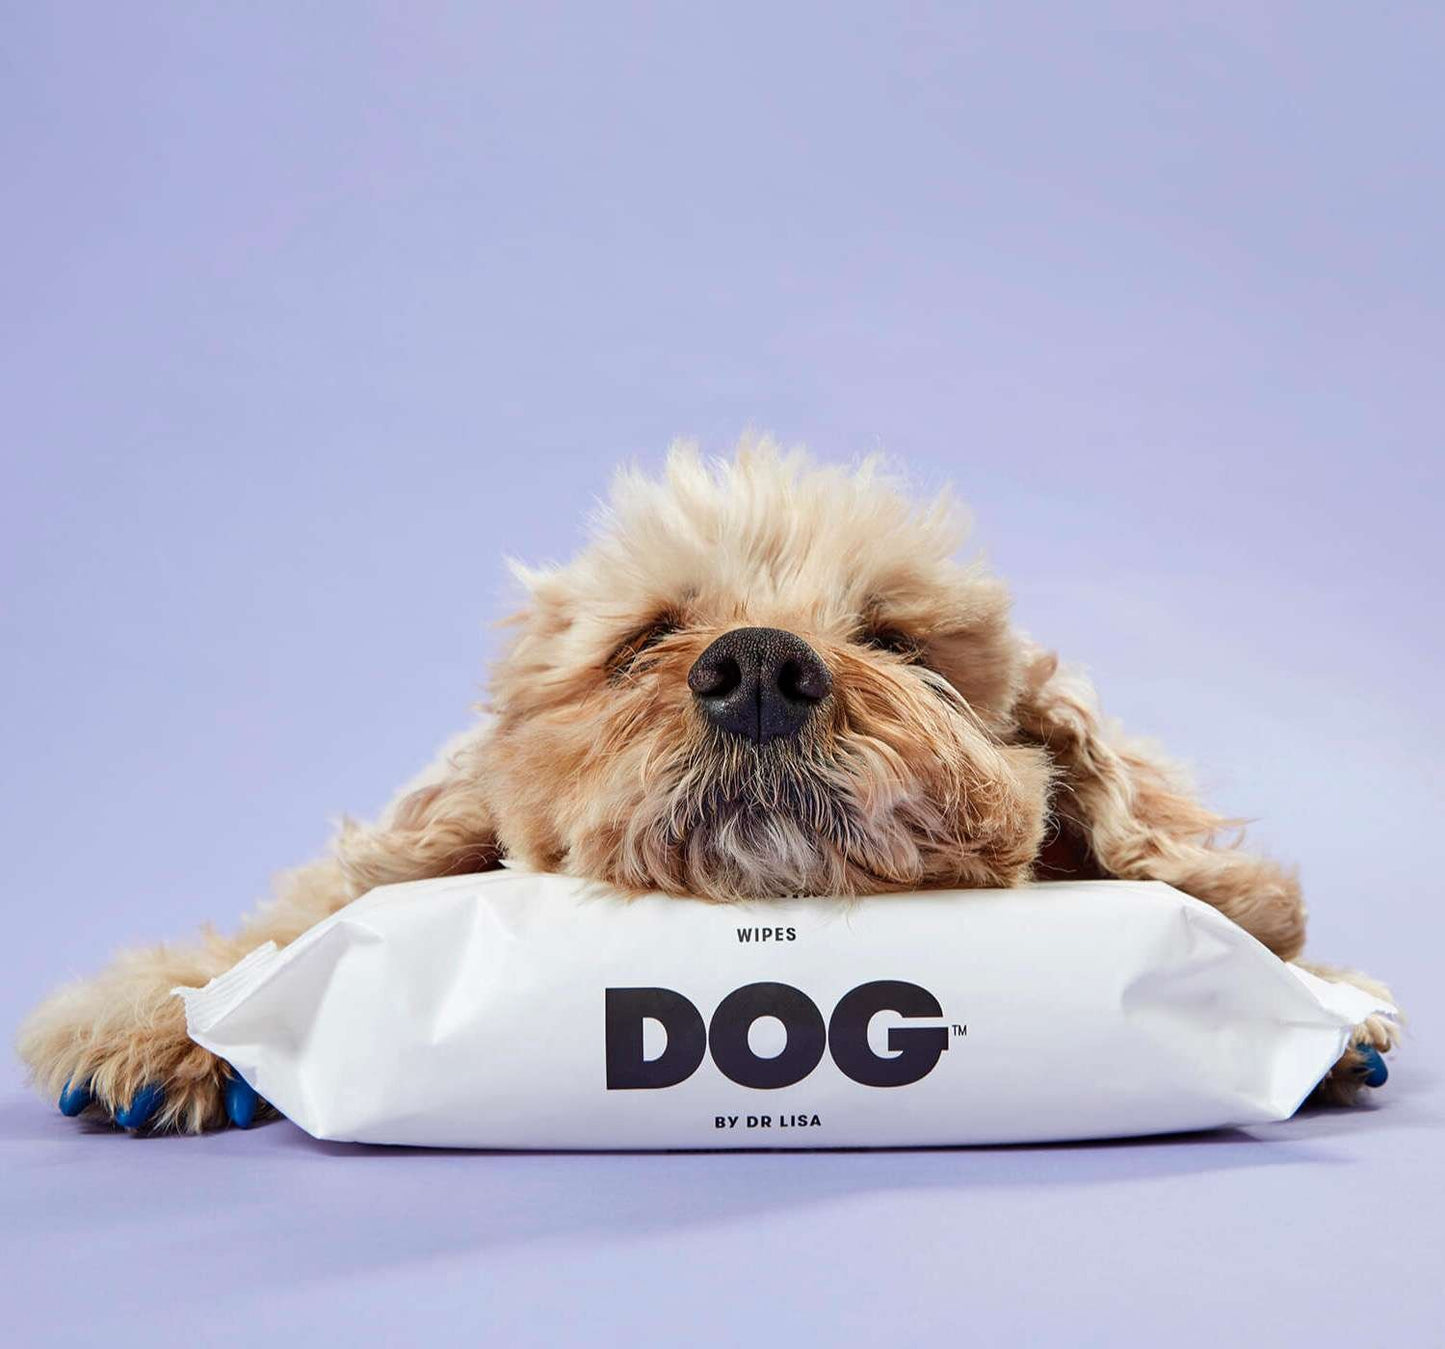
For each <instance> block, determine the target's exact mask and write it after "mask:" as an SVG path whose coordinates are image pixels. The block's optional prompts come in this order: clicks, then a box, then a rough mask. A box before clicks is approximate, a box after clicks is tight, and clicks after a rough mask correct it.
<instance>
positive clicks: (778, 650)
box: [687, 628, 833, 744]
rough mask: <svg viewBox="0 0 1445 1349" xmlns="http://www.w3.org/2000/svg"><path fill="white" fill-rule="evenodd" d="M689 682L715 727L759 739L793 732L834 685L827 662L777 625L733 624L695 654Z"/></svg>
mask: <svg viewBox="0 0 1445 1349" xmlns="http://www.w3.org/2000/svg"><path fill="white" fill-rule="evenodd" d="M687 686H688V688H690V689H691V690H692V694H693V697H694V698H696V699H697V705H698V706H699V707H700V708H701V709H702V710H703V712H704V713H705V714H706V715H707V719H708V720H709V721H710V722H712V724H713V725H714V726H716V727H717V728H718V729H719V730H722V731H728V732H731V733H732V734H733V735H740V736H742V737H743V739H744V740H751V741H753V742H754V743H756V744H761V743H762V742H763V741H764V740H776V739H779V738H780V737H783V736H789V735H797V733H798V732H799V731H800V730H802V728H803V724H804V723H805V722H806V721H807V720H808V718H809V717H810V716H812V714H813V709H814V708H815V707H817V705H818V704H819V703H821V702H822V701H823V699H824V698H826V697H827V696H828V694H829V693H831V692H832V690H833V678H832V676H831V675H830V674H829V673H828V667H827V666H826V665H824V664H823V662H822V660H821V659H819V656H818V653H817V652H816V651H814V650H813V648H812V647H811V646H809V645H808V644H807V642H805V641H804V640H803V639H802V638H801V637H795V636H793V634H792V633H791V632H784V631H783V630H782V629H781V628H734V629H733V630H732V631H731V632H726V633H724V634H723V635H722V636H721V637H719V638H718V639H717V641H715V642H714V643H713V644H712V645H711V646H710V647H708V649H707V650H706V651H704V652H703V653H702V655H700V656H699V657H698V658H697V663H696V664H695V665H694V666H693V667H692V669H691V670H689V671H688V674H687Z"/></svg>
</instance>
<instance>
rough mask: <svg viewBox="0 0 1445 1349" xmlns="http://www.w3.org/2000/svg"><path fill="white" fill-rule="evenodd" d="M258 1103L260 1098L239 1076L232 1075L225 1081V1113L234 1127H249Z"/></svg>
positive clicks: (254, 1116)
mask: <svg viewBox="0 0 1445 1349" xmlns="http://www.w3.org/2000/svg"><path fill="white" fill-rule="evenodd" d="M260 1104H261V1098H260V1097H259V1096H257V1095H256V1093H255V1091H253V1090H252V1088H251V1086H250V1085H249V1084H248V1083H246V1082H243V1081H242V1080H241V1079H240V1078H239V1077H233V1078H231V1080H230V1081H229V1082H227V1083H226V1115H227V1118H229V1119H230V1121H231V1123H232V1124H234V1125H235V1126H236V1128H238V1129H249V1128H250V1127H251V1122H252V1121H253V1120H254V1119H255V1118H256V1107H257V1106H259V1105H260Z"/></svg>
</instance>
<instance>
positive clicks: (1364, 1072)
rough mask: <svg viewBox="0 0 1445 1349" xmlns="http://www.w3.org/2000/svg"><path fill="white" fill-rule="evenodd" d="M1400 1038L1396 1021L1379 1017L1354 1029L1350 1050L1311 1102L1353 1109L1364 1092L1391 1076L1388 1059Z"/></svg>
mask: <svg viewBox="0 0 1445 1349" xmlns="http://www.w3.org/2000/svg"><path fill="white" fill-rule="evenodd" d="M1399 1036H1400V1032H1399V1029H1398V1028H1397V1027H1396V1025H1395V1023H1394V1022H1393V1021H1389V1020H1387V1019H1386V1018H1384V1017H1380V1016H1372V1017H1367V1018H1366V1019H1365V1020H1364V1021H1363V1022H1362V1023H1361V1024H1360V1025H1358V1026H1356V1027H1355V1034H1354V1037H1353V1039H1352V1041H1351V1043H1350V1047H1349V1048H1348V1049H1347V1050H1345V1052H1344V1053H1343V1054H1342V1055H1341V1056H1340V1060H1339V1062H1338V1063H1336V1064H1335V1066H1334V1067H1333V1068H1331V1069H1330V1071H1329V1073H1328V1074H1327V1075H1326V1077H1325V1079H1324V1081H1322V1082H1321V1083H1320V1084H1319V1086H1317V1087H1316V1088H1315V1090H1314V1094H1313V1095H1312V1096H1311V1097H1310V1100H1311V1102H1312V1103H1313V1104H1317V1105H1354V1104H1355V1103H1356V1102H1358V1101H1359V1099H1360V1097H1361V1095H1362V1093H1364V1092H1365V1091H1367V1090H1370V1089H1373V1088H1377V1087H1383V1086H1384V1085H1385V1082H1386V1080H1387V1079H1388V1078H1389V1076H1390V1069H1389V1065H1388V1064H1386V1062H1385V1055H1386V1054H1388V1053H1389V1052H1390V1051H1391V1050H1392V1049H1394V1048H1395V1046H1396V1044H1397V1043H1398V1042H1399Z"/></svg>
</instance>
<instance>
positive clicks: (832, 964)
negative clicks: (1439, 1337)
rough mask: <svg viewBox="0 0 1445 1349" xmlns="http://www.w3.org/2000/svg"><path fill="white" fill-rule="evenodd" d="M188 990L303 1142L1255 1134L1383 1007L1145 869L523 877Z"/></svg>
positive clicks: (294, 946)
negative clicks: (1105, 876)
mask: <svg viewBox="0 0 1445 1349" xmlns="http://www.w3.org/2000/svg"><path fill="white" fill-rule="evenodd" d="M176 992H177V993H178V994H179V995H180V996H181V997H182V998H184V1000H185V1005H186V1018H187V1025H188V1027H189V1031H190V1034H191V1036H192V1038H193V1039H194V1040H196V1041H197V1043H199V1044H201V1045H204V1046H205V1047H206V1048H207V1049H209V1050H211V1051H213V1052H214V1053H216V1054H219V1055H221V1056H222V1057H223V1058H225V1059H226V1060H227V1061H228V1062H230V1064H231V1065H232V1066H233V1067H234V1068H235V1069H236V1071H237V1072H239V1073H240V1074H241V1076H242V1077H244V1078H245V1080H246V1081H247V1082H248V1083H250V1084H251V1086H253V1087H254V1088H255V1089H256V1090H257V1091H258V1092H260V1093H261V1095H262V1096H263V1097H265V1098H266V1099H267V1100H269V1101H271V1102H272V1103H273V1104H274V1105H275V1106H276V1107H277V1108H278V1109H279V1110H280V1111H281V1112H282V1113H283V1114H285V1115H286V1116H288V1117H289V1118H290V1119H292V1120H294V1121H295V1122H296V1123H297V1124H299V1125H300V1126H301V1127H302V1128H303V1129H305V1130H306V1131H307V1132H309V1133H311V1134H314V1135H315V1136H316V1137H318V1138H326V1139H338V1140H357V1141H364V1142H372V1143H404V1144H422V1145H431V1146H447V1147H482V1148H508V1149H530V1148H589V1149H591V1148H600V1149H606V1148H699V1147H702V1148H717V1147H723V1148H751V1147H769V1148H776V1147H838V1146H847V1147H858V1146H862V1147H869V1146H900V1145H920V1144H955V1143H1015V1142H1033V1141H1044V1140H1061V1139H1083V1138H1103V1137H1121V1136H1126V1135H1138V1134H1150V1133H1165V1132H1173V1131H1179V1130H1192V1129H1204V1128H1212V1127H1217V1126H1223V1125H1245V1124H1258V1123H1262V1122H1265V1121H1269V1120H1279V1119H1284V1118H1286V1117H1287V1116H1289V1115H1290V1114H1292V1113H1293V1112H1294V1110H1295V1108H1296V1107H1297V1106H1298V1105H1299V1103H1300V1101H1301V1100H1302V1099H1303V1098H1304V1097H1305V1096H1306V1095H1307V1094H1308V1093H1309V1091H1310V1090H1311V1088H1312V1087H1313V1086H1314V1085H1315V1084H1316V1082H1318V1080H1319V1079H1320V1078H1321V1077H1322V1076H1323V1075H1324V1074H1325V1073H1326V1072H1327V1071H1328V1070H1329V1068H1330V1067H1331V1066H1332V1065H1333V1063H1334V1062H1335V1060H1336V1059H1337V1058H1338V1057H1339V1055H1340V1054H1341V1053H1342V1052H1343V1051H1344V1049H1345V1047H1346V1044H1347V1042H1348V1038H1349V1028H1350V1027H1351V1026H1352V1025H1353V1024H1355V1023H1356V1022H1359V1021H1360V1020H1362V1019H1363V1018H1364V1017H1366V1016H1367V1015H1369V1014H1371V1013H1374V1012H1385V1013H1388V1012H1390V1011H1391V1010H1393V1009H1390V1008H1389V1007H1388V1006H1387V1005H1386V1004H1382V1003H1380V1002H1379V1001H1378V1000H1377V999H1375V998H1374V997H1372V996H1371V995H1369V994H1367V993H1364V992H1362V991H1360V990H1359V989H1356V988H1353V987H1350V986H1347V985H1343V984H1333V983H1326V982H1324V981H1322V980H1320V979H1317V978H1315V977H1314V976H1312V975H1310V974H1308V973H1307V972H1306V971H1304V970H1301V969H1298V968H1296V967H1294V966H1291V965H1286V964H1284V963H1283V962H1281V961H1280V960H1278V959H1277V958H1276V957H1275V956H1273V955H1272V954H1270V952H1269V951H1268V950H1266V949H1265V948H1264V947H1263V946H1261V945H1260V944H1259V943H1258V942H1257V941H1255V939H1254V938H1253V937H1251V936H1249V935H1248V934H1247V933H1246V932H1244V931H1243V930H1242V929H1241V928H1238V927H1236V926H1235V925H1234V924H1233V923H1231V922H1230V921H1229V920H1228V919H1226V918H1224V917H1223V916H1222V915H1221V914H1219V913H1218V912H1216V911H1215V910H1213V909H1211V908H1209V907H1208V906H1207V905H1204V904H1201V903H1199V902H1198V901H1196V900H1193V899H1190V898H1189V897H1187V896H1185V895H1183V894H1180V893H1179V892H1178V891H1175V890H1173V889H1171V888H1170V887H1168V886H1166V885H1161V884H1157V883H1153V882H1124V881H1089V882H1079V883H1050V884H1041V885H1035V886H1031V887H1027V888H1024V889H1019V890H995V891H981V890H971V891H928V892H921V893H918V894H909V895H886V896H877V897H874V898H869V899H864V900H838V899H831V900H828V899H785V900H774V901H768V902H766V903H756V904H747V905H715V904H707V903H703V902H700V901H693V900H679V899H672V898H667V897H663V896H643V897H641V898H628V897H626V896H622V895H619V894H617V893H615V892H613V891H610V890H608V889H606V888H605V887H601V886H598V885H596V884H592V883H588V882H584V881H579V880H574V879H571V878H568V877H564V876H557V875H542V874H535V873H529V872H521V871H512V870H502V871H496V872H491V873H488V874H485V875H477V876H461V877H455V878H447V879H443V880H434V881H422V882H416V883H411V884H405V885H392V886H385V887H382V888H380V889H377V890H374V891H372V892H371V893H370V894H368V895H366V896H364V897H363V898H361V899H359V900H357V901H356V902H355V903H353V904H351V905H349V906H348V907H346V908H345V909H342V910H341V911H340V912H338V913H336V914H334V915H332V916H331V917H330V918H328V919H326V920H325V921H323V922H322V923H320V924H318V925H317V926H316V927H314V928H312V929H311V930H310V931H308V932H306V933H304V934H303V935H302V936H301V937H300V938H298V939H297V940H296V941H294V942H292V943H291V944H290V945H289V946H287V947H285V948H284V949H280V950H278V949H277V948H276V947H274V946H272V945H267V946H264V947H261V948H259V949H258V950H256V951H254V952H252V953H251V954H250V955H249V956H247V957H246V958H245V959H244V960H242V961H241V962H240V964H238V965H237V966H236V967H235V968H233V969H232V970H230V971H228V972H227V973H226V974H223V975H221V976H220V977H219V978H216V979H214V980H212V981H211V983H210V984H208V985H207V986H206V987H205V988H204V989H177V990H176Z"/></svg>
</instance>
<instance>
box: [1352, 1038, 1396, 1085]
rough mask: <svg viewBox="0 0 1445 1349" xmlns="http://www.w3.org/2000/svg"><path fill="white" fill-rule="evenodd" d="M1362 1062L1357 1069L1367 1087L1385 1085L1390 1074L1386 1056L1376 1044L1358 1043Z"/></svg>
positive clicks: (1357, 1050) (1358, 1051)
mask: <svg viewBox="0 0 1445 1349" xmlns="http://www.w3.org/2000/svg"><path fill="white" fill-rule="evenodd" d="M1355 1051H1356V1053H1358V1054H1359V1056H1360V1059H1361V1063H1360V1066H1359V1068H1358V1069H1357V1070H1356V1071H1357V1072H1358V1073H1359V1074H1360V1077H1361V1079H1362V1080H1363V1081H1364V1084H1365V1085H1366V1086H1367V1087H1383V1086H1384V1085H1385V1082H1386V1081H1387V1080H1388V1078H1389V1076H1390V1069H1389V1068H1388V1067H1387V1066H1386V1064H1385V1056H1384V1055H1383V1054H1381V1053H1380V1051H1379V1050H1378V1049H1376V1048H1375V1046H1374V1045H1356V1046H1355Z"/></svg>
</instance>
